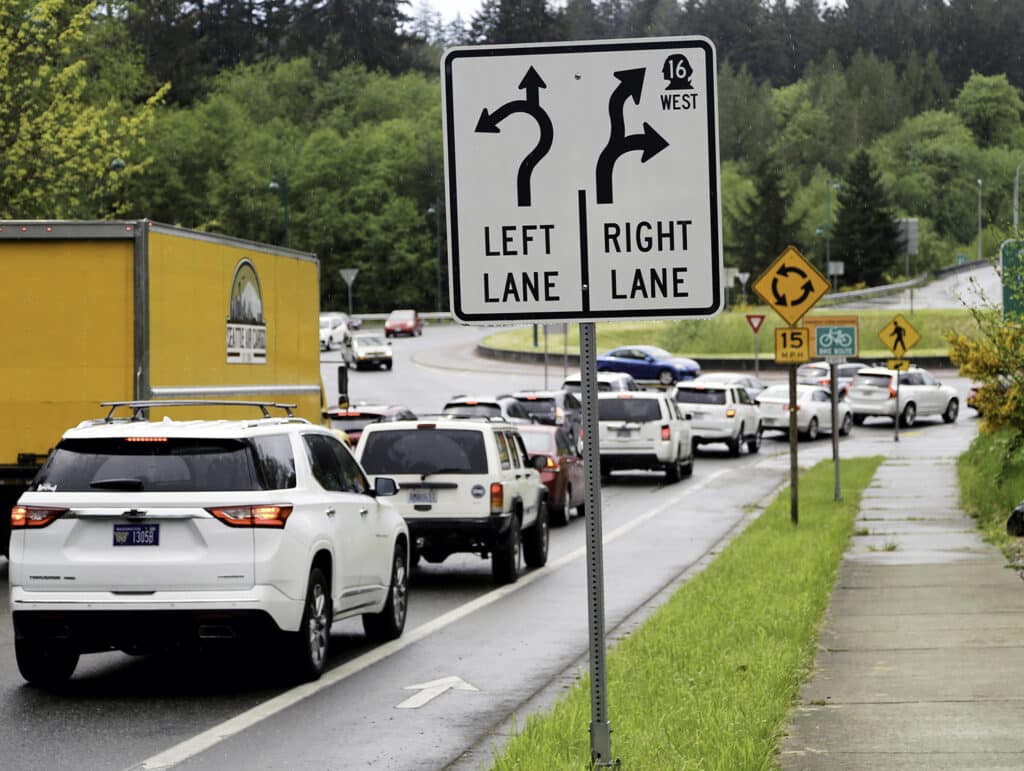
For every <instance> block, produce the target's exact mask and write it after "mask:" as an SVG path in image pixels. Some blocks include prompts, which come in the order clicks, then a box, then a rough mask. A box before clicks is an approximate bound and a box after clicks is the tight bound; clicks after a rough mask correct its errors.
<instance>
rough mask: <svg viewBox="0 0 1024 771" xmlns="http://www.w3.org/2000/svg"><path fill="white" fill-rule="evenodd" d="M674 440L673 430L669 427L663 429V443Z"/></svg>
mask: <svg viewBox="0 0 1024 771" xmlns="http://www.w3.org/2000/svg"><path fill="white" fill-rule="evenodd" d="M671 438H672V429H671V428H669V427H668V426H662V427H661V441H663V442H667V441H669V440H670V439H671Z"/></svg>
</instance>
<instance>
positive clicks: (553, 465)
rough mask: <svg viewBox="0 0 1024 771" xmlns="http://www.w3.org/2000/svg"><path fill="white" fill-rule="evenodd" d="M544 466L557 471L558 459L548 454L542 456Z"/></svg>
mask: <svg viewBox="0 0 1024 771" xmlns="http://www.w3.org/2000/svg"><path fill="white" fill-rule="evenodd" d="M544 468H546V469H551V470H552V471H558V461H556V460H555V459H554V458H552V457H551V456H550V455H548V456H546V457H545V458H544Z"/></svg>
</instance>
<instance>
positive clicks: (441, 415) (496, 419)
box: [410, 412, 509, 423]
mask: <svg viewBox="0 0 1024 771" xmlns="http://www.w3.org/2000/svg"><path fill="white" fill-rule="evenodd" d="M424 418H427V419H429V418H436V419H438V420H478V421H480V422H481V423H508V422H509V421H508V418H506V417H505V416H503V415H453V414H452V413H450V412H428V413H425V414H418V415H417V417H416V418H415V420H418V421H422V420H423V419H424ZM410 420H413V418H410Z"/></svg>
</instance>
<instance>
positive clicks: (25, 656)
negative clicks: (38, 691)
mask: <svg viewBox="0 0 1024 771" xmlns="http://www.w3.org/2000/svg"><path fill="white" fill-rule="evenodd" d="M78 656H79V654H78V651H77V650H75V649H74V648H72V647H71V646H69V645H67V644H66V643H62V642H53V641H43V640H24V639H22V640H18V639H16V640H15V641H14V657H15V659H16V660H17V662H18V671H19V672H21V676H22V677H23V678H25V680H26V682H28V683H31V684H32V685H37V686H40V687H42V688H50V687H53V686H56V685H60V684H61V683H65V682H67V680H68V678H70V677H71V675H72V674H73V673H74V671H75V667H77V666H78Z"/></svg>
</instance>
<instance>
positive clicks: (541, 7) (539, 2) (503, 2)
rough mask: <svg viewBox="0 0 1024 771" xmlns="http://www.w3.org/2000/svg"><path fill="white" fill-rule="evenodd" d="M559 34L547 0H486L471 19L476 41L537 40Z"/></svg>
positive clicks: (556, 36)
mask: <svg viewBox="0 0 1024 771" xmlns="http://www.w3.org/2000/svg"><path fill="white" fill-rule="evenodd" d="M560 37H561V34H560V30H559V28H558V23H557V21H556V17H555V14H554V13H553V12H552V11H551V9H550V7H549V5H548V0H483V3H482V4H481V5H480V10H479V11H477V12H476V13H475V14H473V19H472V21H471V22H470V38H471V39H472V41H473V42H474V43H492V44H493V43H537V42H544V41H550V40H558V39H559V38H560Z"/></svg>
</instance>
